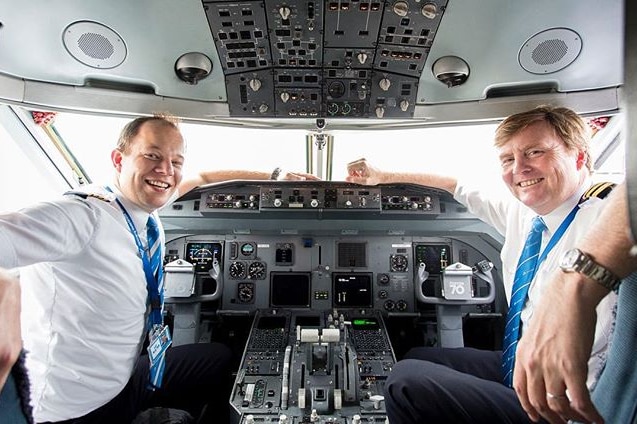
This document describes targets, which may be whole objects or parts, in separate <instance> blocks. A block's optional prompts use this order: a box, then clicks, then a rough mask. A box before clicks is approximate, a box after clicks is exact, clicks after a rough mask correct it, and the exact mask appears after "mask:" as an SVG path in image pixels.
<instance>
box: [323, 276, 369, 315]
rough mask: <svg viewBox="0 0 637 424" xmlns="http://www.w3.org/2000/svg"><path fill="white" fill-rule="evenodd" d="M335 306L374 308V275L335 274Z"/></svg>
mask: <svg viewBox="0 0 637 424" xmlns="http://www.w3.org/2000/svg"><path fill="white" fill-rule="evenodd" d="M332 276H333V283H334V306H342V307H351V308H354V307H356V308H369V307H371V306H372V273H371V272H366V273H353V272H348V273H334V274H332Z"/></svg>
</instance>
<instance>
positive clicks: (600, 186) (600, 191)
mask: <svg viewBox="0 0 637 424" xmlns="http://www.w3.org/2000/svg"><path fill="white" fill-rule="evenodd" d="M615 185H616V184H615V183H609V182H603V183H596V184H593V185H592V186H591V188H589V189H588V190H586V192H585V193H584V194H583V195H582V198H581V199H580V203H581V202H585V201H587V200H588V199H590V198H591V197H597V198H600V199H603V198H605V197H606V196H608V195H609V194H610V192H611V191H612V190H613V188H614V187H615Z"/></svg>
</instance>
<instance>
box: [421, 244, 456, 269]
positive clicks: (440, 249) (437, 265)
mask: <svg viewBox="0 0 637 424" xmlns="http://www.w3.org/2000/svg"><path fill="white" fill-rule="evenodd" d="M414 256H415V261H416V268H418V265H419V264H421V263H424V264H425V270H426V271H427V272H428V273H429V274H430V275H440V274H441V273H442V270H443V269H444V268H446V267H447V266H449V265H450V264H451V246H449V245H446V244H419V245H416V247H415V252H414Z"/></svg>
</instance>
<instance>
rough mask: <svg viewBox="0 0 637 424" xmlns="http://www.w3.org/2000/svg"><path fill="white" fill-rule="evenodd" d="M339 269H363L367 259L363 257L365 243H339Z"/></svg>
mask: <svg viewBox="0 0 637 424" xmlns="http://www.w3.org/2000/svg"><path fill="white" fill-rule="evenodd" d="M338 267H339V268H365V267H367V257H366V255H365V243H339V244H338Z"/></svg>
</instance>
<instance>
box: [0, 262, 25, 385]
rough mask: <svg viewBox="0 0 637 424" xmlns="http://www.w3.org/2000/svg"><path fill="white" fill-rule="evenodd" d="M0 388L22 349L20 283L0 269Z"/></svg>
mask: <svg viewBox="0 0 637 424" xmlns="http://www.w3.org/2000/svg"><path fill="white" fill-rule="evenodd" d="M0 334H1V335H2V337H0V389H2V387H3V386H4V383H5V382H6V381H7V377H8V376H9V373H10V372H11V367H13V364H14V363H15V361H16V360H17V359H18V355H19V354H20V350H21V349H22V337H21V336H20V284H19V283H18V281H17V279H15V278H13V277H11V276H10V275H9V273H8V272H7V271H5V270H3V269H0Z"/></svg>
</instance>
